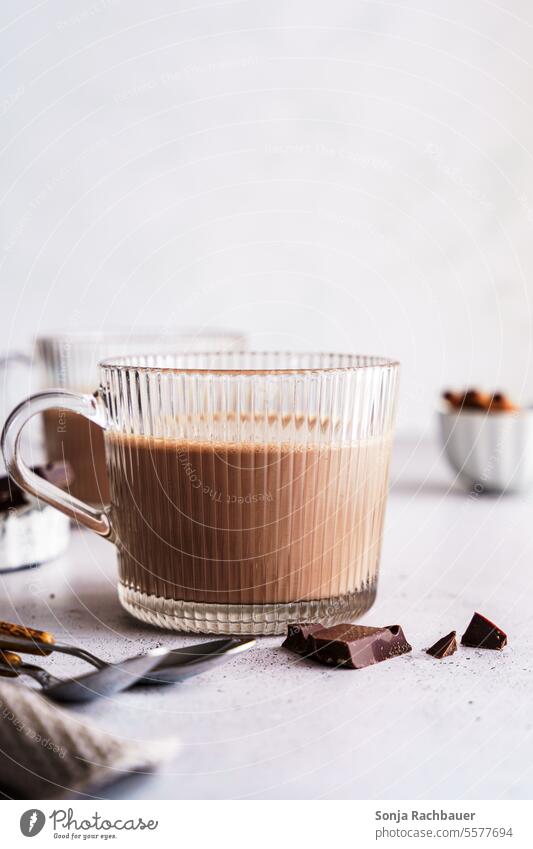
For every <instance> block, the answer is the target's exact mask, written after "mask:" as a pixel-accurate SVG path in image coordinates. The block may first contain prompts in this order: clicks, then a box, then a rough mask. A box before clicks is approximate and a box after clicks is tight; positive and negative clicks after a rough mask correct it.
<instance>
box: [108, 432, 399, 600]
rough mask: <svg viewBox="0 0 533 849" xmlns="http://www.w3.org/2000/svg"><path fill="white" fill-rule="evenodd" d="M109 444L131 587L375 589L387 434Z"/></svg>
mask: <svg viewBox="0 0 533 849" xmlns="http://www.w3.org/2000/svg"><path fill="white" fill-rule="evenodd" d="M106 442H107V451H108V463H109V470H110V479H111V519H112V523H113V527H114V530H115V534H116V536H117V537H118V546H119V570H120V581H121V584H122V585H123V587H125V588H127V589H128V590H133V591H136V592H140V593H143V594H146V595H148V596H157V597H159V598H167V599H175V600H181V601H193V602H205V603H214V604H244V605H250V604H269V603H289V602H294V601H300V600H318V599H331V600H334V599H335V598H339V597H344V596H347V595H349V594H352V593H355V592H360V593H363V594H365V593H366V594H367V596H368V595H371V594H372V593H373V591H374V587H375V581H376V575H377V569H378V561H379V553H380V547H381V536H382V534H381V531H382V525H383V518H384V511H385V502H386V495H387V472H388V460H389V453H390V451H389V448H390V443H389V441H384V440H383V439H375V440H368V441H365V442H360V443H359V444H356V445H346V446H335V445H331V444H329V443H328V444H320V443H316V444H314V445H313V444H311V443H309V444H303V445H301V446H298V445H294V444H283V443H281V444H268V442H267V443H265V444H258V443H254V442H248V443H246V442H242V443H237V442H224V443H222V442H219V443H210V442H208V441H194V442H193V441H186V440H179V439H163V438H154V437H142V436H130V435H124V434H118V433H113V432H110V431H108V432H106Z"/></svg>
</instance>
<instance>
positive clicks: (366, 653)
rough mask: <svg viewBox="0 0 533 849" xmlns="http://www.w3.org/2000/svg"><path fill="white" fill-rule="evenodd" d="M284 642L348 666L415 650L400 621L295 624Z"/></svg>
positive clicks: (314, 657) (323, 660)
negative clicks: (379, 625)
mask: <svg viewBox="0 0 533 849" xmlns="http://www.w3.org/2000/svg"><path fill="white" fill-rule="evenodd" d="M296 629H299V630H296ZM283 645H284V647H285V648H288V649H290V650H291V651H294V652H296V653H297V654H301V655H303V656H304V657H307V658H309V659H310V660H315V661H316V662H317V663H322V664H324V665H326V666H336V667H343V668H344V669H363V668H364V667H365V666H371V665H372V664H374V663H380V662H381V661H382V660H388V659H389V658H392V657H396V656H397V655H400V654H405V653H406V652H409V651H411V646H410V645H409V643H408V642H407V640H406V639H405V636H404V633H403V631H402V629H401V627H400V626H399V625H388V626H387V627H385V628H369V627H366V626H363V625H350V624H347V625H346V624H343V625H334V626H333V627H331V628H324V627H323V626H322V625H291V626H289V632H288V634H287V639H286V640H285V642H284V643H283Z"/></svg>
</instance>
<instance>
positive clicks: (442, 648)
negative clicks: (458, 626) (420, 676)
mask: <svg viewBox="0 0 533 849" xmlns="http://www.w3.org/2000/svg"><path fill="white" fill-rule="evenodd" d="M455 637H456V632H455V631H450V633H449V634H446V636H445V637H441V638H440V640H437V642H436V643H435V645H433V646H431V648H429V649H426V654H430V655H431V656H432V657H436V658H437V660H442V658H443V657H449V656H450V655H451V654H455V652H456V651H457V640H456V639H455Z"/></svg>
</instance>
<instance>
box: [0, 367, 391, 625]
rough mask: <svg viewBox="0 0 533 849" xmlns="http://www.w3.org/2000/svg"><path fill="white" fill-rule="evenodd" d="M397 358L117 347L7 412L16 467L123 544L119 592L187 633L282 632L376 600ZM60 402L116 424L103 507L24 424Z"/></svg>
mask: <svg viewBox="0 0 533 849" xmlns="http://www.w3.org/2000/svg"><path fill="white" fill-rule="evenodd" d="M398 371H399V368H398V363H396V362H395V361H392V360H388V359H384V358H380V357H360V356H355V355H351V354H288V353H254V352H247V353H237V352H228V353H225V354H224V353H218V354H210V353H205V354H201V353H189V354H172V355H161V354H159V355H158V354H154V355H145V356H135V357H134V356H130V357H122V358H113V359H111V360H108V361H106V362H103V363H101V364H100V388H99V390H98V392H97V393H96V394H95V395H85V394H77V393H71V392H67V391H62V390H57V391H51V392H43V393H40V394H38V395H34V396H32V397H31V398H29V399H28V400H27V401H24V402H23V403H22V404H20V405H19V406H18V407H17V408H16V409H15V410H14V411H13V413H12V414H11V416H10V417H9V419H8V421H7V423H6V426H5V428H4V433H3V435H2V445H3V450H4V457H5V462H6V465H7V468H8V470H9V472H10V474H11V475H12V477H13V478H14V479H15V481H16V482H17V483H18V484H19V485H20V486H22V487H23V488H24V489H26V490H27V491H28V492H30V493H32V494H33V495H35V496H37V497H38V498H41V499H43V500H44V501H47V502H48V503H50V504H53V505H54V506H56V507H57V508H59V509H60V510H63V512H65V513H67V515H69V516H71V517H72V518H73V519H75V520H76V521H77V522H79V523H80V524H82V525H85V526H87V527H88V528H90V529H91V530H93V531H95V532H96V533H97V534H100V535H101V536H103V537H106V538H108V539H109V540H110V541H112V542H114V543H115V545H116V546H117V550H118V569H119V584H118V591H119V598H120V600H121V603H122V604H123V606H124V607H125V608H126V609H127V610H128V611H129V612H130V613H132V614H133V615H134V616H136V617H138V618H139V619H141V620H143V621H145V622H149V623H152V624H154V625H159V626H162V627H165V628H171V629H175V630H181V631H195V632H203V633H254V634H275V633H282V632H283V631H284V630H285V629H286V626H287V624H288V623H289V622H318V621H320V622H322V623H325V624H334V623H335V622H341V621H346V620H352V619H354V618H356V617H357V616H359V615H361V614H362V613H364V612H365V610H367V609H368V608H369V607H370V606H371V604H372V603H373V601H374V598H375V594H376V586H377V575H378V568H379V557H380V550H381V541H382V532H383V522H384V513H385V505H386V499H387V489H388V468H389V460H390V454H391V446H392V436H393V427H394V416H395V407H396V397H397V386H398ZM51 408H61V409H65V410H68V411H70V412H72V413H76V414H81V415H82V416H85V417H86V418H87V419H89V421H91V422H94V423H95V424H96V425H98V426H99V427H101V428H103V430H104V439H105V448H106V462H107V471H108V475H109V480H110V488H111V503H110V506H109V508H106V509H97V508H95V507H94V506H91V505H89V504H86V503H84V502H82V501H80V500H78V499H76V498H75V497H73V496H72V495H71V494H69V493H67V492H64V491H62V490H59V489H57V488H56V487H54V486H53V485H51V484H49V483H48V482H46V481H43V480H42V479H41V478H38V477H37V476H36V475H35V474H34V473H33V472H32V471H31V470H30V469H29V467H28V466H27V465H26V464H25V462H24V460H23V459H22V457H21V456H20V448H19V441H20V434H21V430H22V428H23V426H24V424H25V423H26V422H27V421H28V419H30V418H31V417H32V416H33V415H36V414H38V413H45V412H46V411H47V410H49V409H51Z"/></svg>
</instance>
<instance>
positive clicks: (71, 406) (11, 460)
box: [2, 389, 113, 541]
mask: <svg viewBox="0 0 533 849" xmlns="http://www.w3.org/2000/svg"><path fill="white" fill-rule="evenodd" d="M49 409H60V410H69V411H71V412H73V413H78V414H79V415H81V416H85V418H87V419H89V420H90V421H93V422H95V424H97V425H100V427H103V428H105V427H107V412H106V409H105V406H104V403H103V401H102V399H101V398H100V397H99V396H98V395H81V394H80V395H78V394H77V393H76V392H66V391H63V390H61V389H53V390H51V391H50V392H39V393H38V394H37V395H32V396H31V397H30V398H28V399H27V400H26V401H23V402H22V403H21V404H19V405H18V407H15V409H14V410H13V412H12V413H11V415H10V416H9V418H8V419H7V421H6V423H5V426H4V430H3V432H2V451H3V453H4V461H5V464H6V468H7V471H8V474H9V475H11V477H12V478H13V480H14V481H15V483H17V484H18V485H19V486H20V487H21V488H22V489H24V490H26V492H29V493H30V495H34V496H35V497H36V498H39V499H40V500H41V501H46V503H47V504H51V505H52V507H57V509H58V510H61V511H62V512H63V513H66V515H67V516H70V518H71V519H74V520H75V521H76V522H79V523H80V524H82V525H85V527H87V528H89V529H90V530H91V531H94V532H95V533H97V534H99V535H100V536H102V537H105V538H106V539H109V540H111V541H113V530H112V527H111V522H110V520H109V516H108V515H107V513H106V512H105V511H104V510H99V509H97V508H95V507H91V506H90V505H89V504H85V503H84V502H83V501H80V500H79V498H75V497H74V496H73V495H71V494H70V493H69V492H64V491H63V490H62V489H59V487H57V486H54V485H53V484H51V483H49V482H48V481H45V480H44V479H43V478H41V477H39V475H36V474H35V472H32V470H31V469H30V468H29V466H28V465H27V464H26V463H25V462H24V460H23V459H22V456H21V451H20V437H21V434H22V430H23V428H24V425H25V424H26V422H28V421H29V419H31V418H32V417H33V416H35V415H37V414H38V413H44V412H45V410H49Z"/></svg>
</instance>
